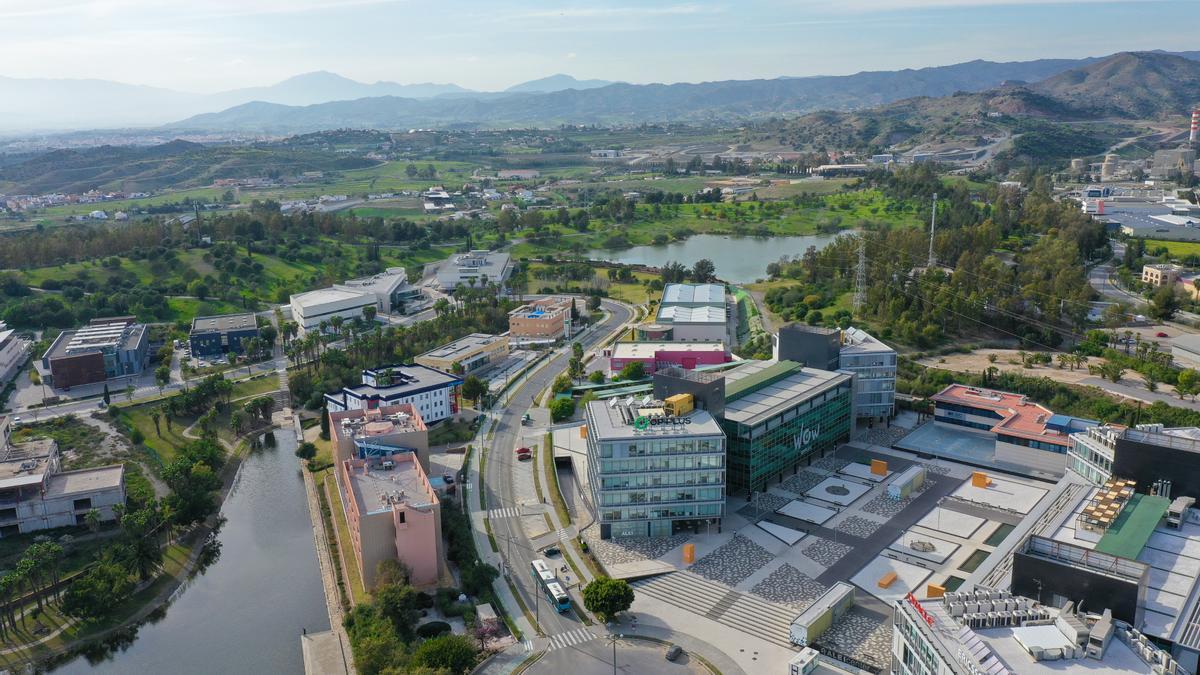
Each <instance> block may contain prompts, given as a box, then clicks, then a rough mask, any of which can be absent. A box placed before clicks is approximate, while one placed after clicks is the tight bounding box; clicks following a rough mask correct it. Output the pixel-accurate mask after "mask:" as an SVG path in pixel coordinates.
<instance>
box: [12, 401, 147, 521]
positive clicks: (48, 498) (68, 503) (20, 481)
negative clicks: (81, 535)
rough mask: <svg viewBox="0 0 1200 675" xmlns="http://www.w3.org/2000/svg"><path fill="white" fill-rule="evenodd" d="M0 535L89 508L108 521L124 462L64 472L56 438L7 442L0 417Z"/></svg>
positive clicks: (121, 486) (82, 517)
mask: <svg viewBox="0 0 1200 675" xmlns="http://www.w3.org/2000/svg"><path fill="white" fill-rule="evenodd" d="M0 443H2V445H0V537H8V536H12V535H16V534H24V533H26V532H36V531H38V530H46V529H50V528H54V527H74V526H77V525H83V524H84V523H85V522H86V518H87V514H88V512H89V511H91V510H92V509H96V510H97V511H99V513H100V519H101V520H113V519H114V518H115V517H116V515H115V514H114V513H113V507H114V506H116V505H117V504H124V503H125V467H124V466H122V465H120V464H115V465H112V466H102V467H98V468H95V469H81V470H78V471H63V470H62V467H61V465H60V463H59V456H58V443H56V442H55V441H54V440H52V439H37V440H33V441H29V442H26V443H16V444H14V443H10V442H9V421H8V418H7V417H0Z"/></svg>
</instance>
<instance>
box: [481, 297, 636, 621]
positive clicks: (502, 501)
mask: <svg viewBox="0 0 1200 675" xmlns="http://www.w3.org/2000/svg"><path fill="white" fill-rule="evenodd" d="M603 306H604V309H605V310H606V311H607V312H608V317H607V318H606V319H605V320H604V321H603V322H601V323H600V324H598V325H597V327H596V329H595V330H593V331H592V332H591V333H589V334H588V335H587V336H586V337H585V338H583V340H582V342H583V346H584V349H585V350H587V349H590V348H591V347H593V346H595V345H596V344H597V343H599V342H601V341H602V340H604V339H605V338H607V337H609V336H610V335H611V334H612V332H613V331H614V330H615V329H616V328H617V327H618V326H621V325H622V324H625V323H626V322H628V321H629V320H630V319H631V318H632V313H631V312H630V311H629V310H628V309H626V308H625V307H624V306H623V305H619V304H617V303H614V302H609V301H608V300H605V301H603ZM570 357H571V350H570V349H569V348H564V349H560V350H559V351H558V353H556V354H555V355H554V356H553V357H551V358H550V360H549V362H548V363H547V364H546V365H545V366H543V367H542V368H540V369H539V370H537V371H536V372H535V373H533V374H532V375H530V377H529V379H527V380H526V381H525V382H524V383H522V384H521V385H520V386H519V387H517V388H516V389H515V390H514V391H513V393H512V395H511V397H510V398H509V401H510V403H509V405H508V407H506V408H504V409H503V410H502V411H500V414H499V416H498V417H497V418H496V420H495V423H494V428H495V430H496V432H495V436H494V437H493V441H492V444H491V449H490V451H489V452H488V456H487V467H486V469H485V474H484V488H483V489H484V490H485V492H484V494H485V495H486V496H487V507H488V510H489V511H490V510H492V509H499V508H510V507H518V506H519V500H518V498H517V495H516V489H515V486H514V485H513V464H514V462H515V461H516V458H515V455H514V453H513V449H514V448H516V447H517V440H518V438H519V437H520V434H521V416H522V415H524V414H525V413H526V412H527V411H528V410H529V408H530V406H531V405H532V403H533V398H534V397H535V396H536V395H537V394H538V392H540V391H542V390H543V389H545V388H546V387H548V386H550V383H551V382H552V381H553V380H554V378H555V377H557V376H558V375H559V373H561V372H562V371H564V370H566V368H567V362H568V361H569V360H570ZM491 524H492V532H493V533H494V534H495V537H496V541H497V543H498V544H499V546H500V550H501V552H502V553H504V554H506V555H507V554H508V552H509V551H510V550H511V552H512V558H511V559H509V560H508V564H509V566H510V569H511V570H512V578H513V581H514V583H515V584H516V586H517V589H518V591H519V592H520V594H521V598H522V600H523V601H524V602H525V605H526V606H527V607H529V610H530V612H533V613H535V614H536V616H537V618H538V619H539V622H540V623H541V626H542V630H543V631H544V632H545V633H546V634H547V635H556V634H559V633H562V632H565V631H570V630H576V629H579V628H582V627H583V623H582V621H580V619H579V617H578V616H577V615H575V614H574V613H573V612H570V613H567V614H557V613H555V612H554V611H553V609H551V607H550V606H549V603H548V602H547V601H546V598H545V596H544V595H543V594H542V593H541V591H540V590H539V589H537V588H536V587H535V586H534V583H533V580H532V578H531V577H530V574H529V565H530V563H531V562H533V560H534V559H535V558H538V557H540V556H539V555H537V550H536V549H535V548H534V545H533V542H532V541H530V539H529V537H528V536H526V534H525V530H524V528H522V527H521V523H520V519H519V518H493V519H491ZM557 564H561V563H557ZM572 576H574V575H572ZM575 597H576V598H578V594H575ZM535 602H536V603H538V607H536V608H535V605H534V603H535ZM514 609H515V608H514Z"/></svg>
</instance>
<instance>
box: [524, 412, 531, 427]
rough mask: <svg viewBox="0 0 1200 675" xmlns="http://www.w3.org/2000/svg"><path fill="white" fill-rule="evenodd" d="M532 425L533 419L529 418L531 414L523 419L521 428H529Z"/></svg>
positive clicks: (526, 414)
mask: <svg viewBox="0 0 1200 675" xmlns="http://www.w3.org/2000/svg"><path fill="white" fill-rule="evenodd" d="M532 423H533V418H532V417H530V416H529V413H525V415H524V416H522V417H521V426H523V427H527V426H529V425H530V424H532Z"/></svg>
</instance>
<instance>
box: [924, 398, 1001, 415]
mask: <svg viewBox="0 0 1200 675" xmlns="http://www.w3.org/2000/svg"><path fill="white" fill-rule="evenodd" d="M942 410H950V411H953V412H958V413H962V414H964V415H974V416H975V417H986V418H988V419H993V420H1002V419H1004V415H1001V414H1000V413H998V412H996V411H995V410H989V409H987V408H976V407H975V406H969V405H962V404H959V403H947V402H945V401H938V402H937V403H936V408H935V410H934V412H940V411H942Z"/></svg>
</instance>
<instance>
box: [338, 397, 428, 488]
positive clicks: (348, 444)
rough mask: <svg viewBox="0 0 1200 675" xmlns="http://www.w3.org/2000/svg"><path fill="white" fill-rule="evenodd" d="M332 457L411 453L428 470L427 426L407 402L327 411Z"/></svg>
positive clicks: (341, 458)
mask: <svg viewBox="0 0 1200 675" xmlns="http://www.w3.org/2000/svg"><path fill="white" fill-rule="evenodd" d="M329 437H330V439H331V441H332V443H333V460H334V462H341V461H343V460H347V459H369V458H371V457H389V456H391V455H398V454H403V453H406V452H410V453H413V454H415V455H416V456H417V459H418V460H419V461H420V463H421V467H422V468H424V469H425V471H426V472H428V471H429V429H428V427H426V426H425V420H423V419H421V413H420V412H418V411H417V409H416V408H415V407H413V405H412V404H410V403H398V404H396V405H387V406H382V407H379V408H371V409H367V410H363V409H359V410H341V411H338V412H331V413H329Z"/></svg>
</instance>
